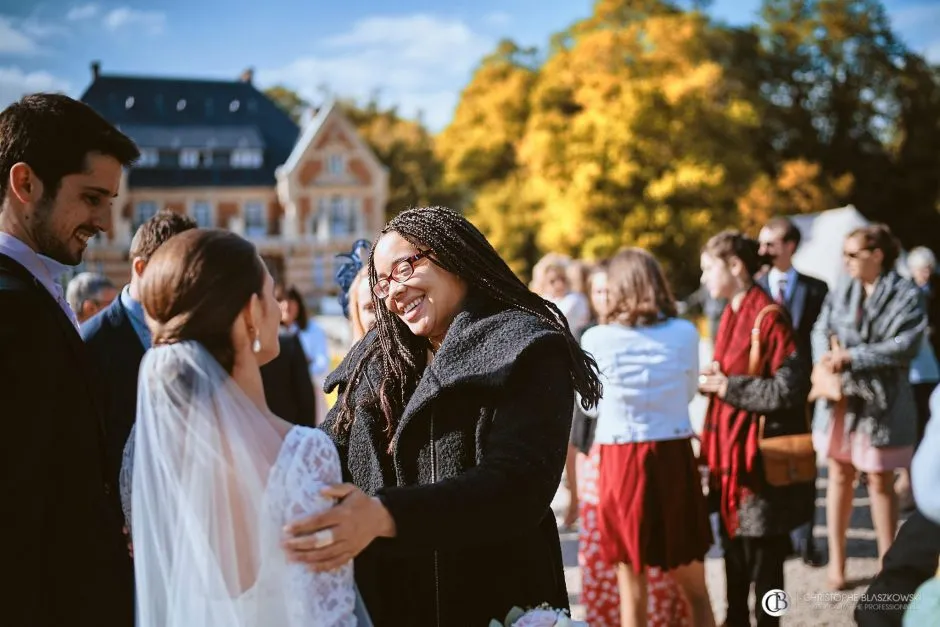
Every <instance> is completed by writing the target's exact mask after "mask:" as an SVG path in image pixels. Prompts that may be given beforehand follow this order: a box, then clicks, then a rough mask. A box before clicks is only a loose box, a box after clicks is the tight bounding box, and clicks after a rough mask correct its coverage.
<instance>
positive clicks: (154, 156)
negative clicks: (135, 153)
mask: <svg viewBox="0 0 940 627" xmlns="http://www.w3.org/2000/svg"><path fill="white" fill-rule="evenodd" d="M158 163H160V152H159V151H158V150H157V149H156V148H141V149H140V158H139V159H138V160H137V167H139V168H152V167H155V166H156V165H157V164H158Z"/></svg>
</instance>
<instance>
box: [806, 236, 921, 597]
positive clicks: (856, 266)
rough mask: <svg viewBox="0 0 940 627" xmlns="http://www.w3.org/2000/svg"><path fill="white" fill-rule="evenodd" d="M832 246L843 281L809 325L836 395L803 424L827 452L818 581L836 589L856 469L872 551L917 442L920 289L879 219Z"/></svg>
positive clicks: (890, 528)
mask: <svg viewBox="0 0 940 627" xmlns="http://www.w3.org/2000/svg"><path fill="white" fill-rule="evenodd" d="M842 246H843V258H844V260H845V265H846V270H847V272H848V278H847V279H846V280H843V281H842V282H841V283H840V284H839V285H838V286H837V287H836V289H835V290H834V291H832V292H830V294H829V297H828V298H827V299H826V304H825V306H824V307H823V310H822V313H820V315H819V320H818V321H817V322H816V326H815V328H814V329H813V358H814V360H815V361H817V362H819V363H822V364H823V365H825V366H826V367H828V368H829V369H830V371H831V372H838V373H841V379H842V394H843V400H842V401H841V402H839V403H830V402H819V403H816V415H815V417H814V422H813V437H814V440H815V441H816V444H815V446H816V450H817V451H824V452H826V455H827V457H828V458H829V487H828V490H827V493H826V520H827V523H828V531H829V574H828V579H829V585H830V587H831V588H833V589H836V590H840V589H843V588H844V587H845V543H846V532H847V531H848V527H849V518H850V516H851V514H852V496H853V493H854V483H855V476H856V473H857V472H859V471H862V472H865V473H866V474H867V476H868V495H869V498H870V499H871V517H872V521H873V522H874V526H875V534H876V536H877V539H878V556H879V558H883V557H884V555H885V553H886V552H887V551H888V548H890V546H891V542H892V541H893V540H894V535H895V533H896V531H897V524H898V507H897V496H896V494H895V491H894V481H895V471H896V470H899V469H906V468H909V467H910V464H911V458H912V456H913V454H914V444H915V442H916V440H917V418H916V416H917V406H916V404H915V402H914V392H913V390H912V389H911V384H910V380H909V377H910V367H911V361H912V360H913V359H914V358H915V357H916V356H917V352H918V351H919V350H920V347H921V341H922V339H923V337H924V332H925V330H926V328H927V315H926V313H925V312H924V308H923V294H922V293H921V290H920V289H918V287H917V286H916V285H915V284H914V283H913V282H912V281H909V280H908V279H905V278H902V277H901V276H900V275H899V274H898V273H897V272H896V271H895V270H894V265H895V262H896V261H897V258H898V254H899V253H900V244H899V243H898V241H897V240H896V239H895V238H894V235H893V234H892V233H891V231H890V229H888V227H887V226H885V225H883V224H873V225H870V226H866V227H862V228H859V229H856V230H854V231H852V232H851V233H849V235H848V236H847V237H846V238H845V241H844V242H843V244H842ZM833 337H836V338H837V339H838V340H839V346H838V347H837V348H835V349H833V348H832V345H831V339H832V338H833Z"/></svg>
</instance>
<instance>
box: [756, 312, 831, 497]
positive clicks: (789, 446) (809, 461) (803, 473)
mask: <svg viewBox="0 0 940 627" xmlns="http://www.w3.org/2000/svg"><path fill="white" fill-rule="evenodd" d="M774 311H777V312H780V313H784V314H785V313H786V311H785V310H784V309H783V308H782V307H780V306H779V305H768V306H767V307H764V308H763V309H762V310H761V311H760V313H758V314H757V319H756V320H755V321H754V328H753V329H751V352H750V355H749V358H748V374H750V375H751V376H760V372H759V370H760V361H761V350H760V324H761V322H762V321H763V320H764V316H765V315H767V314H769V313H771V312H774ZM805 413H806V426H807V431H810V428H809V408H808V407H807V408H806V412H805ZM765 420H766V418H765V416H761V417H760V427H759V429H758V433H757V446H758V448H759V450H760V453H761V457H762V458H763V465H764V479H765V480H766V481H767V483H768V484H770V485H772V486H775V487H783V486H788V485H794V484H798V483H808V482H815V481H816V451H815V450H814V449H813V436H812V434H810V433H799V434H795V435H780V436H776V437H772V438H765V437H764V422H765Z"/></svg>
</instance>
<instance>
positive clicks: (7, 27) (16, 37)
mask: <svg viewBox="0 0 940 627" xmlns="http://www.w3.org/2000/svg"><path fill="white" fill-rule="evenodd" d="M38 52H40V48H39V44H37V43H36V41H35V39H33V38H32V37H30V36H29V35H27V34H26V33H24V32H23V30H22V29H21V28H20V27H19V26H17V25H14V24H13V21H12V20H10V19H9V18H7V17H3V16H0V53H2V54H23V55H32V54H37V53H38Z"/></svg>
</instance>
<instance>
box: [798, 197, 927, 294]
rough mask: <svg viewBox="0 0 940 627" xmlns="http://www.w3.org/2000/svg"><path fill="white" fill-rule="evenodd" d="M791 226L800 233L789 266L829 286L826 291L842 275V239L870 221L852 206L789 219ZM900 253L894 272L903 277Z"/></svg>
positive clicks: (902, 257)
mask: <svg viewBox="0 0 940 627" xmlns="http://www.w3.org/2000/svg"><path fill="white" fill-rule="evenodd" d="M790 219H791V220H793V224H795V225H796V227H797V228H798V229H800V234H801V235H802V241H801V243H800V247H799V248H798V249H797V251H796V254H795V255H794V256H793V265H794V266H795V267H796V269H797V270H799V271H800V272H802V273H803V274H808V275H810V276H815V277H818V278H820V279H822V280H823V281H825V282H826V283H828V284H829V289H832V288H834V287H835V285H836V282H837V281H838V280H839V278H840V277H841V276H843V275H844V273H845V269H844V264H843V261H842V243H843V242H844V241H845V238H846V236H847V235H848V234H849V233H851V232H852V231H853V230H855V229H857V228H858V227H861V226H865V225H867V224H870V221H869V220H867V219H866V218H865V216H863V215H862V214H861V213H859V212H858V209H856V208H855V207H854V206H852V205H848V206H845V207H840V208H838V209H829V210H828V211H822V212H820V213H808V214H804V215H797V216H791V217H790ZM904 259H905V255H904V253H903V251H902V253H901V257H900V258H899V259H898V263H897V269H898V272H900V273H902V274H903V275H905V276H906V275H907V274H908V272H907V265H906V263H905V261H904Z"/></svg>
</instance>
